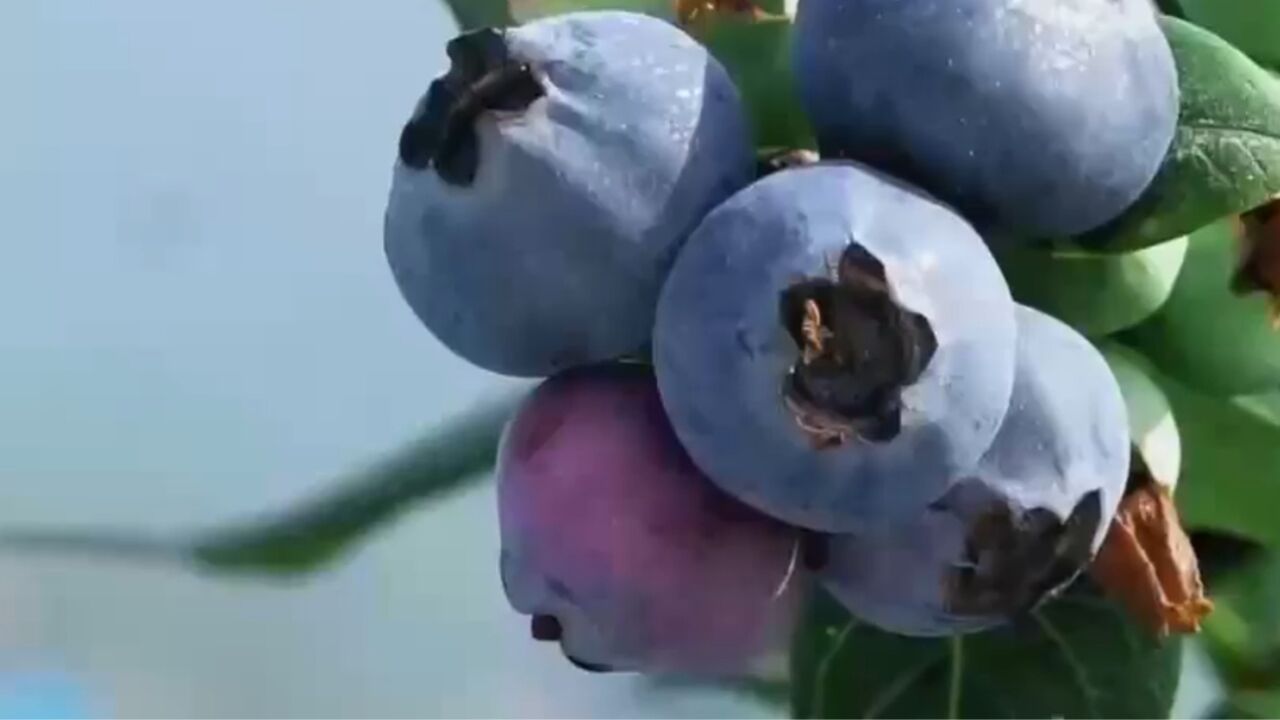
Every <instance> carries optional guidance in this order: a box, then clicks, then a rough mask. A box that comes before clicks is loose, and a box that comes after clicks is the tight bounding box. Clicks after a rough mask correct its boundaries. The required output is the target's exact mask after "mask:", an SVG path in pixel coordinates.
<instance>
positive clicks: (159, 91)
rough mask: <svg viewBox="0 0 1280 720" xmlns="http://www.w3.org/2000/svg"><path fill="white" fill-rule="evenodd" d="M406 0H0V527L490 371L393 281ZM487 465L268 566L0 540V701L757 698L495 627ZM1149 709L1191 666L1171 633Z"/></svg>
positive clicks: (185, 520)
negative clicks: (283, 570)
mask: <svg viewBox="0 0 1280 720" xmlns="http://www.w3.org/2000/svg"><path fill="white" fill-rule="evenodd" d="M453 33H454V26H453V22H452V20H451V19H450V17H449V16H448V15H447V14H446V12H445V11H444V9H443V8H442V7H440V6H438V5H437V4H436V3H435V2H433V1H432V0H379V1H378V2H372V3H357V2H350V1H349V0H345V1H344V0H219V1H218V2H185V3H175V2H171V1H167V0H109V1H108V0H3V2H0V527H4V526H6V525H9V526H16V525H21V526H23V527H30V526H41V525H47V526H49V527H67V526H72V527H74V526H79V525H88V526H110V527H123V528H132V529H136V530H139V531H143V532H154V533H167V532H180V531H184V530H188V529H195V528H203V527H213V526H217V525H219V524H220V523H224V522H229V521H237V520H241V519H244V518H246V517H251V516H254V515H256V514H258V513H261V512H263V511H266V510H270V509H277V508H283V507H286V506H288V505H290V504H291V503H292V502H295V501H297V500H300V499H302V498H305V497H308V496H309V495H310V494H312V493H313V492H316V491H318V490H321V489H323V488H325V487H328V485H329V484H330V483H331V482H332V481H333V479H334V478H335V477H338V476H340V475H342V474H344V473H346V472H348V471H350V470H352V469H355V468H358V467H359V466H361V465H363V464H364V463H366V462H369V461H371V460H375V459H376V458H378V457H379V456H380V455H381V454H383V453H385V452H388V451H391V450H394V449H396V448H397V447H399V446H401V445H402V444H403V443H404V442H407V441H410V440H412V439H414V438H417V437H420V436H421V435H422V434H424V433H425V432H427V431H429V430H430V428H431V427H432V426H433V425H436V424H437V423H440V422H442V421H443V420H445V419H447V418H448V417H449V416H450V415H451V414H452V413H454V412H457V411H460V410H463V409H465V408H467V407H469V406H470V405H471V404H472V403H473V402H475V401H476V399H477V398H480V397H484V396H486V395H488V394H491V393H495V392H498V391H501V390H503V389H504V388H507V387H509V386H511V385H512V383H511V382H510V381H504V380H501V379H497V378H494V377H492V376H489V375H486V374H484V373H482V372H481V371H478V370H475V369H473V368H471V367H469V366H467V365H465V364H463V363H462V362H461V361H458V360H456V359H454V358H452V357H451V356H450V355H448V354H447V353H446V352H445V351H444V350H443V349H442V348H441V347H440V346H439V345H438V344H437V343H436V342H435V341H434V340H433V339H432V338H431V337H430V336H429V335H428V334H427V333H426V332H425V331H424V330H422V329H421V327H420V326H419V325H418V324H417V323H416V321H415V320H414V318H413V316H412V315H411V313H410V311H409V310H408V309H407V307H406V306H405V305H404V304H403V303H402V302H401V300H400V298H399V296H398V294H397V292H396V290H395V287H394V285H393V283H392V282H391V278H390V275H389V272H388V270H387V268H386V266H385V263H384V260H383V256H382V247H381V216H382V206H383V201H384V198H385V193H386V190H387V187H388V183H389V179H390V163H391V160H392V157H393V152H394V147H395V140H396V137H397V135H398V131H399V127H400V124H401V122H402V121H403V119H404V118H405V116H406V114H407V113H408V111H409V110H410V109H411V107H412V105H413V103H414V102H415V101H416V99H417V97H418V94H419V93H420V92H422V91H423V89H424V88H425V85H426V82H427V81H428V80H429V79H430V78H431V77H433V76H434V75H435V74H436V73H437V72H439V71H440V69H441V68H442V66H443V61H444V53H443V43H444V41H445V39H447V38H448V37H449V36H451V35H452V34H453ZM492 505H493V498H492V491H491V489H490V487H488V486H487V485H481V486H478V487H476V488H475V489H473V490H471V491H468V492H465V493H463V494H461V495H459V496H456V497H454V498H451V499H449V500H447V501H445V502H443V503H441V504H439V505H436V506H433V507H431V508H429V509H424V510H422V511H420V512H417V513H414V514H411V515H409V516H407V517H406V518H404V519H403V520H402V521H401V522H399V523H396V524H394V525H393V526H391V527H389V528H388V529H386V530H385V531H384V532H381V533H379V534H378V535H377V536H375V537H374V538H373V539H372V540H371V541H370V542H368V543H365V544H363V545H361V546H360V548H359V550H358V552H357V553H356V554H354V555H353V556H351V557H349V558H348V559H347V560H346V561H345V562H341V563H339V564H338V565H337V566H336V567H335V568H334V569H333V570H331V571H328V572H326V573H323V574H321V575H320V576H317V577H314V578H308V579H306V580H305V581H303V582H301V583H298V582H283V581H280V582H273V581H264V580H262V579H250V578H237V579H228V578H221V577H214V576H209V575H202V574H199V573H196V572H193V571H190V570H187V569H184V568H180V567H174V566H159V565H147V564H130V563H114V562H103V561H101V560H100V559H99V560H90V559H78V558H56V559H55V558H32V557H23V556H16V555H0V717H5V716H7V717H67V716H94V717H105V716H112V717H143V716H184V717H210V716H220V717H236V716H277V717H285V716H308V717H315V716H323V717H331V716H453V717H462V716H466V717H475V716H505V717H566V716H608V717H674V716H681V717H692V716H732V717H766V716H770V715H776V714H778V712H779V711H778V710H775V709H771V708H768V707H765V706H762V705H759V704H757V703H755V702H754V701H751V700H749V699H745V698H742V697H739V696H736V695H734V694H732V693H729V692H725V691H718V690H713V689H707V690H694V689H684V690H670V689H663V690H657V689H655V688H654V687H653V686H651V685H649V684H646V683H644V682H641V681H639V680H636V679H634V678H630V677H614V676H609V677H602V676H591V675H586V674H583V673H580V672H578V671H577V670H574V669H573V668H571V667H569V666H568V665H567V664H566V663H564V662H562V661H560V659H559V657H558V655H557V652H556V651H555V649H554V648H550V647H547V646H545V645H543V646H539V645H537V644H535V643H532V642H530V641H529V640H528V638H527V635H526V627H527V625H526V623H525V621H524V620H522V619H521V618H520V617H518V616H516V615H515V614H514V613H512V612H511V611H509V610H508V609H507V607H506V605H505V601H504V600H503V597H502V593H501V587H500V585H499V581H498V575H497V568H496V557H497V537H496V526H495V518H494V516H493V508H492ZM1188 664H1189V667H1190V668H1191V670H1190V674H1191V678H1190V682H1188V683H1184V692H1183V697H1182V698H1181V699H1180V701H1179V706H1178V710H1177V711H1176V713H1177V714H1178V715H1185V714H1187V713H1191V712H1195V711H1196V708H1198V707H1201V706H1203V704H1204V702H1205V701H1206V699H1207V698H1208V697H1209V696H1210V695H1211V693H1212V683H1211V681H1210V680H1209V679H1208V677H1207V676H1206V675H1205V674H1204V673H1203V672H1202V671H1201V670H1199V669H1198V668H1199V667H1200V666H1201V665H1202V663H1201V661H1200V659H1199V657H1198V656H1196V655H1194V654H1192V656H1191V657H1190V658H1189V661H1188Z"/></svg>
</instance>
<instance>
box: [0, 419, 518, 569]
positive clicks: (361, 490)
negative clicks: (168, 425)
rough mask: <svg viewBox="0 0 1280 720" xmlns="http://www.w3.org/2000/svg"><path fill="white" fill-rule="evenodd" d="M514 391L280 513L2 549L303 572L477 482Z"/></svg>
mask: <svg viewBox="0 0 1280 720" xmlns="http://www.w3.org/2000/svg"><path fill="white" fill-rule="evenodd" d="M517 401H518V400H517V398H516V397H506V398H502V399H500V400H497V401H492V402H489V403H487V404H485V405H483V406H480V407H478V408H476V409H474V410H472V411H471V412H468V413H466V414H464V415H462V416H461V417H459V418H456V419H455V420H453V421H451V422H449V423H448V424H446V425H444V426H443V427H441V428H440V429H439V430H438V431H436V432H433V433H432V434H430V435H428V436H426V437H424V438H422V439H421V440H419V441H418V442H415V443H412V444H411V445H409V446H408V447H406V448H404V449H402V450H400V451H399V452H397V453H395V454H393V455H391V456H390V457H388V458H386V459H384V460H383V461H382V462H380V463H378V464H377V465H375V466H374V467H372V468H369V469H367V470H365V471H363V472H358V473H356V474H355V475H353V476H352V477H350V478H347V479H346V480H343V481H341V482H339V483H338V484H337V485H336V486H335V487H334V488H333V489H332V490H331V491H329V492H326V493H324V494H322V495H319V496H317V497H314V498H311V499H308V500H306V501H304V502H302V503H301V504H299V505H298V506H296V507H293V508H290V509H287V510H285V511H283V512H279V513H274V514H269V515H265V516H263V517H262V518H260V519H257V520H251V521H248V522H245V523H243V524H238V525H233V526H231V527H225V528H215V529H212V530H209V531H207V532H202V533H197V534H195V535H194V536H192V537H186V538H162V537H145V536H138V535H135V534H130V533H127V532H117V531H110V530H108V531H102V532H95V531H91V530H88V531H81V530H70V531H60V530H48V531H45V530H31V531H25V530H8V531H2V530H0V549H3V550H9V551H14V550H28V551H48V552H57V553H72V554H81V555H101V556H110V557H119V558H124V559H137V560H145V559H154V560H164V561H175V560H176V561H182V562H187V563H191V564H194V565H195V566H197V567H199V568H201V569H204V570H208V571H212V572H219V573H226V572H243V573H266V574H274V575H302V574H307V573H313V572H316V571H318V570H321V569H323V568H324V567H326V566H328V565H329V564H331V563H332V562H334V561H335V560H337V559H338V558H339V557H341V556H343V555H344V554H345V553H347V552H349V551H351V550H352V549H353V548H354V547H355V546H356V544H357V543H358V542H360V541H361V540H364V539H366V538H368V537H369V536H370V535H371V534H372V533H373V532H374V531H375V530H377V529H379V528H381V527H383V526H385V525H386V524H387V523H389V522H390V521H392V520H394V519H395V518H396V517H398V516H399V515H400V514H401V513H403V512H405V511H406V510H408V509H410V508H412V507H413V506H415V505H418V504H421V503H424V502H428V501H431V500H437V499H441V498H443V497H445V496H447V495H449V494H451V493H453V492H456V491H458V490H460V489H462V488H464V487H467V486H468V485H469V484H471V483H473V482H475V481H477V480H479V479H482V478H483V477H484V476H485V473H486V472H488V471H489V470H490V469H491V468H492V467H493V462H494V458H495V456H496V450H497V445H498V440H499V437H500V436H501V433H502V428H503V427H504V425H505V423H506V420H507V418H509V417H510V416H511V414H512V412H513V411H514V408H515V406H516V403H517Z"/></svg>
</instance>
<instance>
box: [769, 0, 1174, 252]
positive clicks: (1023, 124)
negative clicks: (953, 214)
mask: <svg viewBox="0 0 1280 720" xmlns="http://www.w3.org/2000/svg"><path fill="white" fill-rule="evenodd" d="M794 64H795V67H796V72H797V77H798V80H799V85H800V95H801V98H802V101H803V103H804V106H805V108H806V110H807V111H808V113H809V117H810V119H811V120H812V121H813V124H814V127H815V132H816V134H817V137H818V142H819V145H820V147H821V148H822V149H823V152H824V155H827V156H832V157H848V158H852V159H856V160H861V161H864V162H869V163H871V164H873V165H876V166H877V167H881V168H884V169H885V170H886V171H889V172H892V173H894V174H896V175H898V176H900V177H903V178H906V179H908V180H911V181H912V182H915V183H917V184H919V185H920V186H921V187H924V188H926V189H928V190H929V191H930V192H932V193H933V194H935V195H937V196H938V197H939V198H941V199H943V200H945V201H947V202H949V203H952V204H954V205H955V206H957V207H958V208H960V209H961V210H962V211H964V212H965V214H966V216H967V217H969V218H971V219H972V220H973V221H974V222H975V224H977V225H978V226H979V227H980V228H984V229H986V228H998V229H1000V230H1001V231H1008V232H1013V233H1017V234H1028V235H1037V236H1069V235H1074V234H1077V233H1081V232H1084V231H1086V230H1089V229H1092V228H1094V227H1097V226H1099V225H1102V224H1103V223H1105V222H1107V221H1109V220H1111V219H1113V218H1115V217H1116V216H1118V215H1119V214H1120V213H1121V212H1122V211H1123V210H1124V209H1125V208H1127V207H1128V206H1129V205H1130V204H1132V203H1133V201H1134V200H1136V199H1137V197H1138V196H1139V195H1140V194H1141V193H1142V191H1143V190H1144V189H1146V187H1147V185H1148V184H1150V182H1151V180H1152V178H1153V177H1154V176H1155V173H1156V171H1157V170H1158V168H1159V166H1160V164H1161V162H1162V161H1163V160H1164V157H1165V154H1166V152H1167V151H1168V148H1169V146H1170V144H1171V142H1172V140H1173V133H1174V129H1175V126H1176V124H1177V118H1178V85H1177V68H1176V66H1175V65H1174V60H1173V54H1172V51H1171V50H1170V48H1169V44H1168V41H1167V40H1166V39H1165V37H1164V35H1163V34H1162V32H1161V30H1160V28H1159V25H1158V23H1157V21H1156V15H1155V13H1154V11H1153V9H1152V7H1151V4H1150V2H1149V0H1059V1H1058V2H1048V1H1041V0H1035V1H1033V2H1025V1H1023V0H802V2H801V3H800V6H799V10H798V12H797V16H796V42H795V55H794Z"/></svg>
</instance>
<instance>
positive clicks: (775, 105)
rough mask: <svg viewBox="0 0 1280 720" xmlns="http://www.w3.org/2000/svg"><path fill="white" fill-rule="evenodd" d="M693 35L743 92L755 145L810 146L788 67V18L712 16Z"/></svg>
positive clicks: (808, 132) (812, 143)
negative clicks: (759, 18)
mask: <svg viewBox="0 0 1280 720" xmlns="http://www.w3.org/2000/svg"><path fill="white" fill-rule="evenodd" d="M694 34H695V36H696V37H697V38H698V40H700V41H701V42H702V43H703V44H705V45H706V46H707V48H708V49H710V50H711V52H712V54H714V55H715V56H716V58H717V59H718V60H719V61H720V62H721V63H723V64H724V66H725V68H726V69H728V71H729V74H730V75H731V76H732V77H733V80H734V82H735V83H736V84H737V85H738V89H739V90H740V91H741V92H742V96H743V99H744V100H745V101H746V104H747V109H748V111H749V112H750V113H751V120H752V124H753V128H754V131H755V140H756V146H757V147H759V148H784V149H797V148H815V147H817V146H816V144H815V142H814V140H813V132H812V130H811V128H810V126H809V121H808V119H807V118H806V117H805V114H804V112H803V111H802V110H801V108H800V99H799V95H798V94H797V90H796V86H795V77H794V75H793V74H792V72H791V21H790V20H789V19H788V18H785V17H772V18H766V19H763V20H754V19H750V18H746V17H742V16H737V15H728V14H725V15H717V16H716V17H715V18H714V19H712V20H709V21H707V22H706V23H702V24H700V25H699V26H698V27H697V28H695V29H694Z"/></svg>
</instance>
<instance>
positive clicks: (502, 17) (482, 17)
mask: <svg viewBox="0 0 1280 720" xmlns="http://www.w3.org/2000/svg"><path fill="white" fill-rule="evenodd" d="M445 6H447V7H448V8H449V12H451V13H453V19H454V20H456V21H457V23H458V27H459V28H460V29H462V30H475V29H476V28H482V27H506V26H508V25H512V24H513V22H512V18H511V13H510V11H509V10H508V9H507V0H445Z"/></svg>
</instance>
